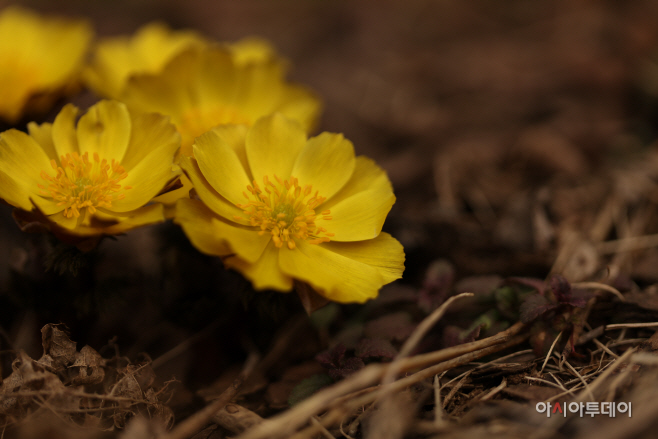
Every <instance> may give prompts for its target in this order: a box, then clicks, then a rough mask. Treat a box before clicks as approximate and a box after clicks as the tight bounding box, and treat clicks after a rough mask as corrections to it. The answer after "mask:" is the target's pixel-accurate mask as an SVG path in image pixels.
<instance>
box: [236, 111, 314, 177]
mask: <svg viewBox="0 0 658 439" xmlns="http://www.w3.org/2000/svg"><path fill="white" fill-rule="evenodd" d="M305 145H306V135H305V134H304V131H303V130H302V129H301V127H300V126H299V124H298V123H297V122H295V121H294V120H291V119H287V118H286V117H284V116H283V115H282V114H278V113H276V114H273V115H272V116H267V117H264V118H262V119H259V120H258V121H257V122H256V123H255V124H254V126H253V127H252V128H251V129H250V130H249V132H248V133H247V140H246V149H247V159H248V160H249V167H250V169H251V175H253V177H254V180H256V181H257V182H258V183H259V184H260V182H262V181H263V177H264V176H266V175H267V176H269V177H270V178H273V177H274V175H276V176H278V177H279V178H283V179H287V178H288V177H290V175H291V174H292V170H293V167H294V166H295V161H296V160H297V156H298V155H299V153H300V151H301V150H302V149H303V148H304V146H305Z"/></svg>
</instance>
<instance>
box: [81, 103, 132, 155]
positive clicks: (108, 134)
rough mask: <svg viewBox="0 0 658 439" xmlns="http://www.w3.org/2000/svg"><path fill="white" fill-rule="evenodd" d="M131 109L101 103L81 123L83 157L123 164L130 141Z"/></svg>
mask: <svg viewBox="0 0 658 439" xmlns="http://www.w3.org/2000/svg"><path fill="white" fill-rule="evenodd" d="M130 131H131V122H130V114H129V113H128V109H126V106H125V105H124V104H122V103H121V102H117V101H100V102H99V103H97V104H96V105H94V106H93V107H91V108H89V110H88V111H87V113H85V115H84V116H82V117H81V118H80V121H79V122H78V131H77V133H78V145H79V148H80V153H81V154H84V153H85V152H89V155H90V156H93V154H94V153H98V155H99V156H100V157H102V158H104V159H107V160H108V161H111V160H116V161H117V162H121V160H122V159H123V156H124V155H125V153H126V149H127V148H128V141H129V140H130Z"/></svg>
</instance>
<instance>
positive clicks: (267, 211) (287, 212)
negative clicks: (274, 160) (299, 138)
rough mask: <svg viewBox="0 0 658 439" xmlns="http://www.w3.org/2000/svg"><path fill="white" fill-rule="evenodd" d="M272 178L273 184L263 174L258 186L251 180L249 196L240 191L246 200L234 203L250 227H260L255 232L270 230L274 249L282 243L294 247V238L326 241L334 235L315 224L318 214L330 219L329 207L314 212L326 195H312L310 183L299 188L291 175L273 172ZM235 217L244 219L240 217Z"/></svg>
mask: <svg viewBox="0 0 658 439" xmlns="http://www.w3.org/2000/svg"><path fill="white" fill-rule="evenodd" d="M274 179H275V180H276V183H273V182H271V181H270V180H269V178H268V176H267V175H266V176H265V177H263V188H262V189H261V187H260V186H259V185H258V183H257V182H256V180H254V182H253V186H252V185H249V186H247V190H248V191H249V192H250V193H251V195H248V194H247V193H246V192H243V194H244V196H245V198H246V199H247V200H248V202H247V203H245V204H237V206H238V207H239V208H240V209H242V210H243V211H244V213H245V214H246V215H247V221H249V223H250V224H251V225H252V226H256V227H260V232H258V233H259V234H261V235H264V234H265V233H268V232H269V233H271V234H272V241H274V245H276V246H277V247H278V248H281V247H283V244H284V243H285V244H286V245H287V246H288V248H289V249H290V250H292V249H294V248H295V247H296V246H297V245H296V244H295V240H296V239H298V240H304V241H306V242H308V243H309V244H320V243H322V242H329V241H330V240H331V239H330V237H332V236H334V234H333V233H328V232H327V230H326V229H324V228H323V227H318V226H316V225H315V220H316V219H317V217H318V216H322V219H325V220H330V219H331V216H330V214H331V212H330V211H329V210H325V211H322V212H321V213H319V214H316V213H315V208H316V207H317V206H319V205H320V204H322V203H323V202H324V201H325V200H326V198H324V197H321V196H319V195H318V192H317V191H316V192H315V194H312V192H313V190H312V187H311V185H306V186H304V187H303V188H302V187H300V186H299V183H298V182H297V179H296V178H295V177H290V178H289V179H288V180H281V179H280V178H279V177H277V176H276V175H275V176H274ZM235 218H236V219H240V220H244V218H242V217H240V216H236V217H235ZM320 235H324V236H320Z"/></svg>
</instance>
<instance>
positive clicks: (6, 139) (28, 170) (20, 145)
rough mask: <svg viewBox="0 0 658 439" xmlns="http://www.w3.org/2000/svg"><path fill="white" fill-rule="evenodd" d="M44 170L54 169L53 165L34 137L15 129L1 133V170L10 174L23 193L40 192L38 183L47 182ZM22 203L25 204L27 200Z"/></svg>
mask: <svg viewBox="0 0 658 439" xmlns="http://www.w3.org/2000/svg"><path fill="white" fill-rule="evenodd" d="M42 171H52V166H51V164H50V159H49V158H48V156H47V155H46V153H45V152H44V151H43V149H41V146H39V144H38V143H37V142H36V141H35V140H34V139H33V138H31V137H30V136H28V135H27V134H25V133H23V132H21V131H18V130H14V129H11V130H8V131H5V132H4V133H2V134H0V172H4V173H5V174H6V175H10V176H11V177H12V179H13V180H14V181H15V182H16V184H18V185H19V186H20V187H21V189H22V191H21V192H22V193H25V194H30V196H31V194H35V195H37V194H39V186H38V185H39V184H44V183H45V180H43V179H42V178H41V172H42ZM21 205H25V201H22V202H21Z"/></svg>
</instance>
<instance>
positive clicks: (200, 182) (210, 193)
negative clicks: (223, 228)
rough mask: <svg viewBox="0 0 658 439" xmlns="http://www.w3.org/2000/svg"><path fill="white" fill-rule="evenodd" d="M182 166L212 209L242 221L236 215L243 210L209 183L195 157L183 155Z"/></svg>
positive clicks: (197, 191)
mask: <svg viewBox="0 0 658 439" xmlns="http://www.w3.org/2000/svg"><path fill="white" fill-rule="evenodd" d="M180 166H181V168H182V169H183V171H184V172H185V175H187V177H188V178H189V179H190V180H191V181H192V184H193V185H194V190H195V191H196V193H197V195H198V196H199V198H201V200H202V201H203V202H204V203H205V204H206V205H207V206H208V207H209V208H210V209H212V210H213V211H214V212H215V213H216V214H217V215H219V216H221V217H223V218H225V219H227V220H232V221H234V222H240V221H238V220H237V219H236V217H241V216H242V210H241V209H239V208H238V207H237V206H236V205H235V204H233V203H231V202H229V201H228V200H227V199H226V198H224V197H223V196H221V194H220V193H219V192H217V191H216V190H215V189H214V188H213V187H212V186H211V185H210V183H208V180H206V178H205V177H204V176H203V173H202V172H201V170H200V169H199V165H198V163H197V161H196V160H195V159H194V158H191V157H185V156H183V157H181V159H180ZM242 222H244V221H242Z"/></svg>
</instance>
